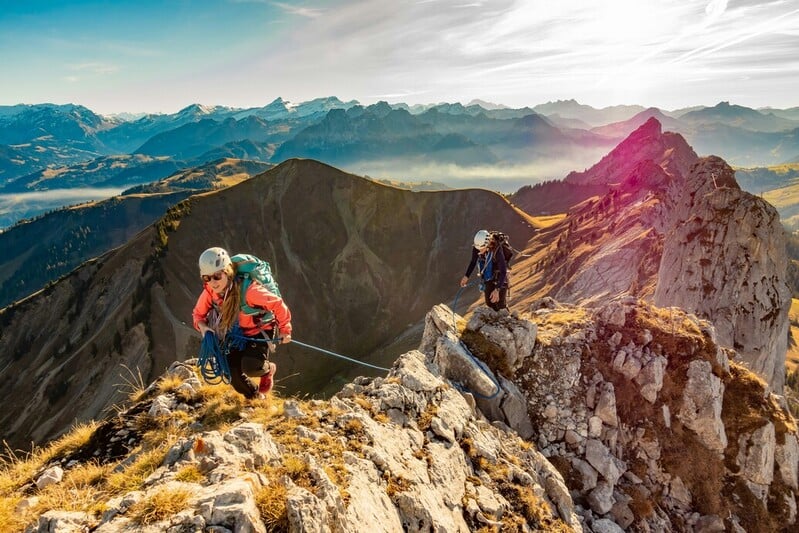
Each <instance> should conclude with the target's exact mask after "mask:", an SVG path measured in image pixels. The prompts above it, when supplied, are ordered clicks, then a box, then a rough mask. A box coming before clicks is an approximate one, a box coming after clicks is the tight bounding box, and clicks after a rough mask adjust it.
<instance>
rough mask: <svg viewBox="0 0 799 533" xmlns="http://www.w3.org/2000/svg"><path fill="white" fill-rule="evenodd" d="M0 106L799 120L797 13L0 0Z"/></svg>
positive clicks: (460, 0)
mask: <svg viewBox="0 0 799 533" xmlns="http://www.w3.org/2000/svg"><path fill="white" fill-rule="evenodd" d="M0 72H2V76H3V82H2V83H1V84H0V105H13V104H18V103H41V102H53V103H76V104H82V105H85V106H86V107H88V108H90V109H92V110H94V111H96V112H99V113H115V112H125V111H127V112H143V111H146V112H175V111H177V110H178V109H180V108H182V107H185V106H186V105H189V104H191V103H201V104H206V105H225V106H232V107H254V106H263V105H266V104H267V103H269V102H270V101H272V100H274V99H275V98H277V97H278V96H280V97H283V98H284V99H286V100H289V101H293V102H300V101H304V100H310V99H312V98H317V97H321V96H338V97H339V98H341V99H342V100H352V99H355V100H358V101H360V102H361V103H364V104H370V103H374V102H376V101H378V100H387V101H389V102H407V103H410V104H414V103H433V102H444V101H446V102H456V101H460V102H463V103H466V102H469V101H470V100H472V99H475V98H479V99H483V100H486V101H490V102H496V103H502V104H505V105H509V106H513V107H522V106H525V105H529V106H535V105H537V104H539V103H544V102H547V101H550V100H557V99H568V98H575V99H577V100H578V101H579V102H581V103H585V104H590V105H593V106H595V107H604V106H607V105H614V104H621V103H626V104H640V105H646V106H650V105H651V106H658V107H661V108H663V109H676V108H680V107H686V106H690V105H714V104H716V103H718V102H719V101H721V100H727V101H730V102H731V103H735V104H740V105H746V106H750V107H762V106H772V107H782V108H787V107H795V106H799V2H797V1H796V0H779V1H770V2H756V1H751V0H742V1H734V0H701V1H697V0H679V1H675V0H656V1H653V0H602V1H591V0H557V1H555V2H551V1H543V0H529V1H512V0H490V1H489V0H485V1H473V0H454V1H451V0H415V1H403V0H327V1H325V0H318V1H317V0H309V1H307V2H290V1H285V2H277V1H269V0H165V1H161V2H155V1H149V0H138V1H136V2H129V1H121V0H120V1H105V2H100V1H82V0H76V1H72V2H59V1H56V0H53V1H39V0H28V1H23V0H20V1H17V2H9V1H7V0H0Z"/></svg>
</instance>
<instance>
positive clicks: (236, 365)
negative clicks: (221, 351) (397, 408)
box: [228, 342, 269, 398]
mask: <svg viewBox="0 0 799 533" xmlns="http://www.w3.org/2000/svg"><path fill="white" fill-rule="evenodd" d="M228 364H229V365H230V384H231V385H232V386H233V388H234V389H236V392H238V393H239V394H243V395H244V397H245V398H254V397H255V395H256V394H257V393H258V387H257V386H256V385H255V384H253V382H252V381H250V380H249V379H248V378H247V376H250V377H255V378H257V377H260V376H263V375H264V374H266V373H267V371H268V370H269V348H268V346H267V345H266V344H264V343H256V342H248V343H247V345H246V346H245V347H244V349H243V350H230V354H229V355H228Z"/></svg>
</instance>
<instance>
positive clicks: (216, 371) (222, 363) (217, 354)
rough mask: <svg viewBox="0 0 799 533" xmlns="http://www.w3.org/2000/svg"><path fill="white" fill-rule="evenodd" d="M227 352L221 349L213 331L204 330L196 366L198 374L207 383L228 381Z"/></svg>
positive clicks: (213, 383)
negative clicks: (198, 369) (198, 370)
mask: <svg viewBox="0 0 799 533" xmlns="http://www.w3.org/2000/svg"><path fill="white" fill-rule="evenodd" d="M227 352H228V350H225V349H223V347H222V346H221V344H220V343H219V341H218V340H217V338H216V335H215V334H214V332H212V331H206V332H205V335H203V341H202V344H201V345H200V353H199V355H198V357H197V366H198V367H200V375H201V376H202V377H203V379H204V380H205V382H206V383H208V384H209V385H216V384H218V383H223V382H224V383H230V367H229V366H228V361H227Z"/></svg>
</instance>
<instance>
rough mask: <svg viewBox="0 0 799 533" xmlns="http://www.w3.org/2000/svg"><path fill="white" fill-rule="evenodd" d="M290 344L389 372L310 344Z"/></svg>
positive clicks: (294, 342) (386, 369) (380, 367)
mask: <svg viewBox="0 0 799 533" xmlns="http://www.w3.org/2000/svg"><path fill="white" fill-rule="evenodd" d="M291 343H292V344H298V345H300V346H304V347H306V348H310V349H312V350H316V351H317V352H322V353H324V354H327V355H332V356H333V357H338V358H339V359H344V360H345V361H351V362H353V363H357V364H359V365H362V366H368V367H369V368H375V369H377V370H385V371H386V372H388V371H389V370H390V369H389V368H383V367H382V366H376V365H371V364H369V363H364V362H363V361H358V360H357V359H352V358H351V357H347V356H346V355H341V354H339V353H336V352H331V351H329V350H325V349H324V348H318V347H316V346H312V345H310V344H305V343H304V342H300V341H298V340H295V339H293V338H292V339H291Z"/></svg>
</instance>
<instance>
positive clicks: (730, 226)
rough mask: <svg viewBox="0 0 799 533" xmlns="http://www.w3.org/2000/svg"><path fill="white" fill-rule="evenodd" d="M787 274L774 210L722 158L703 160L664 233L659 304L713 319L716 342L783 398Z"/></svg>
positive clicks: (782, 239) (788, 302)
mask: <svg viewBox="0 0 799 533" xmlns="http://www.w3.org/2000/svg"><path fill="white" fill-rule="evenodd" d="M786 272H787V256H786V251H785V236H784V231H783V229H782V225H781V224H780V221H779V215H778V214H777V211H776V209H774V207H773V206H771V205H770V204H768V203H767V202H765V201H763V200H762V199H760V198H759V197H757V196H753V195H751V194H749V193H747V192H744V191H742V190H741V189H740V188H739V187H738V185H737V183H736V182H735V178H734V172H733V170H732V169H731V168H730V167H729V166H728V165H727V164H726V163H725V162H724V161H723V160H721V159H719V158H716V157H709V158H705V159H703V160H701V161H700V162H699V163H698V164H697V165H695V166H694V167H693V168H692V169H691V172H690V173H689V174H688V176H687V178H686V186H685V187H684V188H683V190H682V194H681V196H680V197H679V198H678V199H677V201H676V205H675V208H674V210H673V217H672V223H671V226H670V228H669V229H668V230H667V232H666V235H665V239H664V245H663V258H662V260H661V263H660V268H659V270H658V282H657V289H656V291H655V298H654V301H655V304H657V305H660V306H678V307H681V308H683V309H685V310H687V311H689V312H693V313H696V314H698V315H700V316H703V317H707V318H709V319H710V320H711V321H712V322H713V323H714V324H715V327H716V332H717V335H718V341H719V342H720V343H721V344H722V345H724V346H729V347H731V348H734V349H735V350H736V351H737V352H738V353H739V354H740V357H741V358H742V360H743V361H745V362H746V363H747V365H748V366H749V367H750V368H751V369H752V370H754V371H755V372H757V373H758V374H760V375H761V376H763V377H764V378H765V379H766V380H767V381H768V383H769V384H770V385H771V386H772V387H773V388H774V390H775V391H777V392H782V389H783V385H784V379H785V370H784V366H785V353H786V350H787V328H788V310H789V308H790V305H791V295H790V290H789V289H788V285H787V283H786V279H785V278H786Z"/></svg>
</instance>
